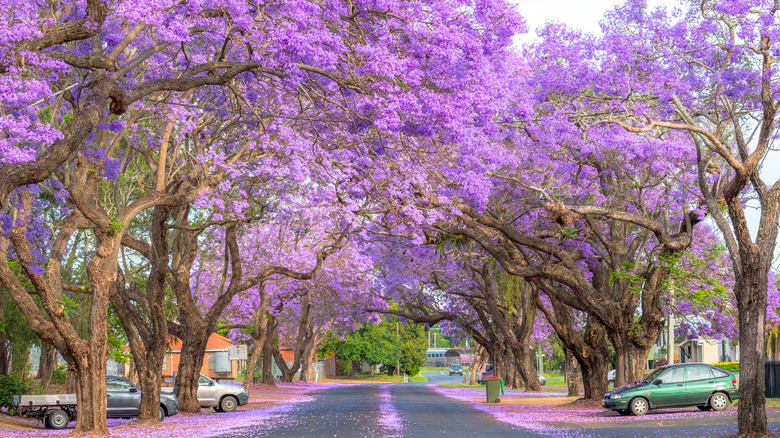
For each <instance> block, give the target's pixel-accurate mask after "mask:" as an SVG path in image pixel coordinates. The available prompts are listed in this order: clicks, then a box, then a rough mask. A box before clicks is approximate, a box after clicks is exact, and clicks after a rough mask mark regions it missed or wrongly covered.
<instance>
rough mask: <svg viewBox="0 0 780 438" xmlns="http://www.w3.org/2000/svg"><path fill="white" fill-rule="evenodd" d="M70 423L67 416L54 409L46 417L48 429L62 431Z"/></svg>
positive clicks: (61, 411)
mask: <svg viewBox="0 0 780 438" xmlns="http://www.w3.org/2000/svg"><path fill="white" fill-rule="evenodd" d="M69 422H70V417H68V414H67V413H66V412H65V411H63V410H61V409H55V410H53V411H52V412H51V414H49V416H48V417H46V427H48V428H50V429H64V428H65V426H67V425H68V423H69Z"/></svg>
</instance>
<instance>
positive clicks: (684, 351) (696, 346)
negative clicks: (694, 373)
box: [647, 329, 739, 369]
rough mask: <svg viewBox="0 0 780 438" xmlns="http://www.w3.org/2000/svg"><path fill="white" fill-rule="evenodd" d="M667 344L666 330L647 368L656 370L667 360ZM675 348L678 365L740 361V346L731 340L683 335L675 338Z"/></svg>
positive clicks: (649, 359) (649, 358)
mask: <svg viewBox="0 0 780 438" xmlns="http://www.w3.org/2000/svg"><path fill="white" fill-rule="evenodd" d="M667 344H668V341H667V337H666V329H663V330H662V331H661V336H660V338H659V340H658V342H657V343H656V344H655V345H653V348H652V349H651V350H650V354H649V355H648V357H647V368H649V369H651V368H654V367H655V363H656V362H658V361H659V360H661V359H666V354H667ZM673 348H674V357H675V362H676V363H691V362H702V363H718V362H738V361H739V345H736V346H734V345H732V343H731V342H730V341H729V340H717V339H711V338H701V337H696V338H688V337H687V336H686V335H683V336H676V337H675V339H674V347H673Z"/></svg>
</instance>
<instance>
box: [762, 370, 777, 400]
mask: <svg viewBox="0 0 780 438" xmlns="http://www.w3.org/2000/svg"><path fill="white" fill-rule="evenodd" d="M764 382H765V383H766V389H765V390H764V395H765V396H766V397H767V398H780V362H766V363H765V364H764Z"/></svg>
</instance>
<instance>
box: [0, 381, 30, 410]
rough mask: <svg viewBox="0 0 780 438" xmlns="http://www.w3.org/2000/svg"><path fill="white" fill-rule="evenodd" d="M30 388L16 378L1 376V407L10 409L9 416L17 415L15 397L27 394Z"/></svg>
mask: <svg viewBox="0 0 780 438" xmlns="http://www.w3.org/2000/svg"><path fill="white" fill-rule="evenodd" d="M29 391H30V388H29V387H28V386H27V384H26V383H24V381H23V380H22V379H19V378H18V377H16V376H10V375H8V376H4V375H0V407H6V408H8V414H9V415H15V414H16V412H15V409H14V405H13V401H14V396H15V395H22V394H27V393H28V392H29Z"/></svg>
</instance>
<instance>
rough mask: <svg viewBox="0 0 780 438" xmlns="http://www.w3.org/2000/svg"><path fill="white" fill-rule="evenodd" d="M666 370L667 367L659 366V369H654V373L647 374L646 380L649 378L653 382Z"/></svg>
mask: <svg viewBox="0 0 780 438" xmlns="http://www.w3.org/2000/svg"><path fill="white" fill-rule="evenodd" d="M664 371H666V368H658V369H657V370H655V371H653V374H650V375H649V376H647V378H646V379H645V380H647V381H648V382H652V381H653V380H655V379H657V378H658V376H660V375H661V373H663V372H664Z"/></svg>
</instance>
